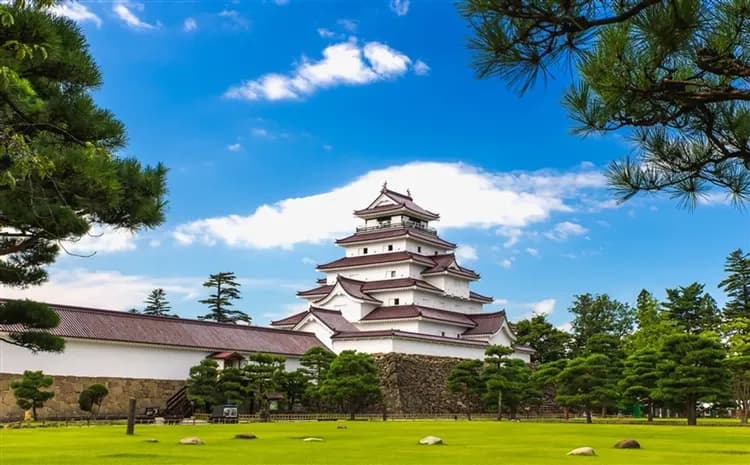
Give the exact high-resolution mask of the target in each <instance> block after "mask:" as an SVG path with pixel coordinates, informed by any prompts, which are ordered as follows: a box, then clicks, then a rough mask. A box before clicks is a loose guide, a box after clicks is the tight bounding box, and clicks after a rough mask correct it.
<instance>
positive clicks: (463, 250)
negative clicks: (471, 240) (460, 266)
mask: <svg viewBox="0 0 750 465" xmlns="http://www.w3.org/2000/svg"><path fill="white" fill-rule="evenodd" d="M455 254H456V257H458V258H460V259H461V260H463V261H465V262H470V261H472V260H476V259H477V258H479V256H478V255H477V249H476V248H474V247H472V246H470V245H465V244H464V245H459V246H458V247H456V251H455Z"/></svg>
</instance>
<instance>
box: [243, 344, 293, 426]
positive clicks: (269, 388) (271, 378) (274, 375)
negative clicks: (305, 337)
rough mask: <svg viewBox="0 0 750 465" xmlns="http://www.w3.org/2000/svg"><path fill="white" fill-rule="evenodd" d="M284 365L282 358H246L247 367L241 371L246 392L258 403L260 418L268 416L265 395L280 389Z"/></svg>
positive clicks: (252, 355)
mask: <svg viewBox="0 0 750 465" xmlns="http://www.w3.org/2000/svg"><path fill="white" fill-rule="evenodd" d="M284 363H285V360H284V357H280V356H278V355H271V354H262V353H259V354H250V355H249V356H248V357H247V365H245V367H244V368H243V369H242V371H243V374H244V376H245V378H247V389H248V392H249V393H250V395H251V396H252V398H253V399H254V400H255V401H256V402H257V403H258V405H259V407H260V413H261V416H264V417H267V416H268V414H269V411H268V407H269V406H268V399H266V395H267V394H268V393H270V392H275V391H278V390H279V389H281V381H282V376H283V374H284Z"/></svg>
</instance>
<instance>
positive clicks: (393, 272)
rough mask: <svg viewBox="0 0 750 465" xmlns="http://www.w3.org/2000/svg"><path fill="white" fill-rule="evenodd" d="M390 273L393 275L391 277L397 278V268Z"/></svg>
mask: <svg viewBox="0 0 750 465" xmlns="http://www.w3.org/2000/svg"><path fill="white" fill-rule="evenodd" d="M390 275H391V278H395V277H396V270H391V273H390Z"/></svg>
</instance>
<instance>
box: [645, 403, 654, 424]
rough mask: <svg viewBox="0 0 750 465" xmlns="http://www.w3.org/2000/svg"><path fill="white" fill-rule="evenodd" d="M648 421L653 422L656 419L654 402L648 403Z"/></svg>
mask: <svg viewBox="0 0 750 465" xmlns="http://www.w3.org/2000/svg"><path fill="white" fill-rule="evenodd" d="M647 412H648V413H647V414H646V415H647V421H648V422H649V423H652V422H653V421H654V404H653V403H652V402H649V403H648V410H647Z"/></svg>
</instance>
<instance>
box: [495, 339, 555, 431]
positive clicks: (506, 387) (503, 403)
mask: <svg viewBox="0 0 750 465" xmlns="http://www.w3.org/2000/svg"><path fill="white" fill-rule="evenodd" d="M512 354H513V349H511V348H509V347H503V346H490V347H488V348H487V349H486V350H485V358H484V369H483V371H482V379H483V380H484V382H485V393H484V397H485V399H486V400H487V403H488V404H490V405H496V406H497V419H498V420H500V419H501V418H502V412H503V411H507V412H508V414H509V417H510V418H511V419H515V418H516V415H517V414H518V411H519V409H520V408H521V407H523V406H526V405H530V404H531V403H535V402H537V401H538V399H539V398H540V397H541V393H540V392H539V391H538V390H536V389H534V387H533V386H532V384H531V367H529V365H527V364H526V363H525V362H524V361H523V360H519V359H514V358H511V357H510V355H512Z"/></svg>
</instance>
